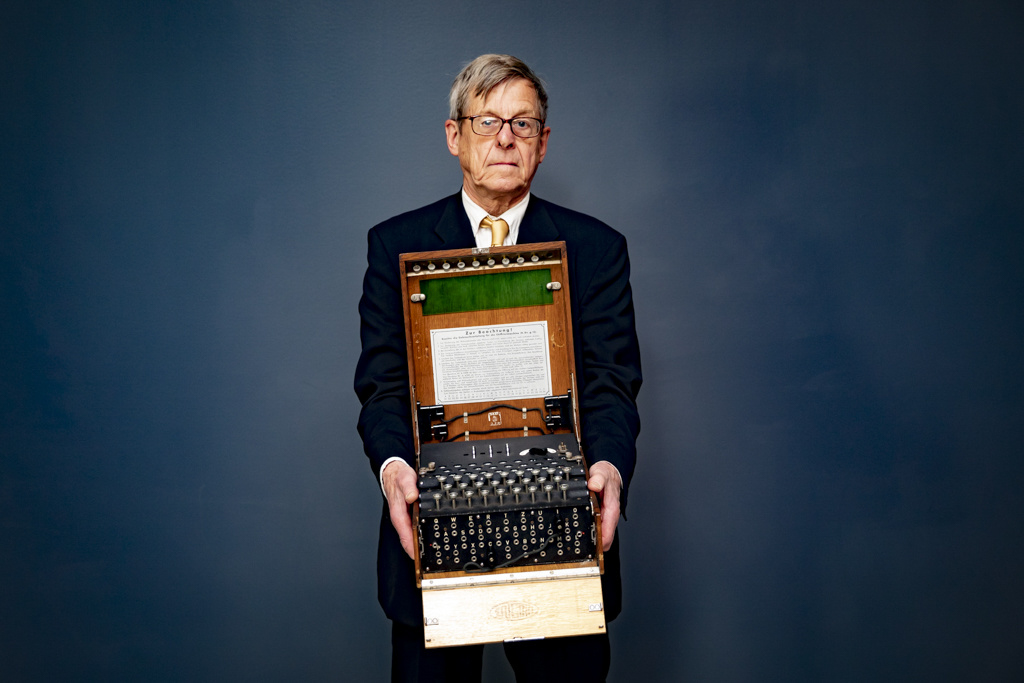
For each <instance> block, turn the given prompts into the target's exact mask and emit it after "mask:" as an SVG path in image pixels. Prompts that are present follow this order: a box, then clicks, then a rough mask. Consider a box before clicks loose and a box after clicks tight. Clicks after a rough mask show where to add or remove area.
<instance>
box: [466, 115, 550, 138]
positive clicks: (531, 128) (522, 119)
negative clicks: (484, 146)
mask: <svg viewBox="0 0 1024 683" xmlns="http://www.w3.org/2000/svg"><path fill="white" fill-rule="evenodd" d="M463 119H469V123H470V126H471V127H472V128H473V132H474V133H476V134H477V135H497V134H498V133H500V132H501V129H502V128H503V127H504V126H505V124H506V123H507V124H508V127H509V130H511V131H512V134H513V135H515V136H516V137H517V138H535V137H537V136H538V135H540V132H541V130H542V129H543V128H544V122H543V121H541V120H540V119H535V118H531V117H529V116H517V117H515V118H514V119H503V118H501V117H499V116H487V115H479V116H460V117H459V121H462V120H463Z"/></svg>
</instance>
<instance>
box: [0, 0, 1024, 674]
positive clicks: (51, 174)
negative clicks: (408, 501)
mask: <svg viewBox="0 0 1024 683" xmlns="http://www.w3.org/2000/svg"><path fill="white" fill-rule="evenodd" d="M1021 7H1022V6H1021V5H1020V3H1017V2H1009V1H1007V2H1000V1H998V0H981V1H978V2H972V3H967V2H944V1H929V0H888V1H886V2H873V1H860V2H842V3H821V2H810V1H800V0H780V1H777V2H756V1H740V0H714V1H711V0H700V1H698V2H685V1H681V0H675V1H671V2H669V1H663V2H640V3H636V4H632V5H631V4H628V3H621V2H610V1H604V0H599V1H597V2H589V3H584V2H552V3H542V2H535V1H533V0H526V1H525V2H522V3H511V4H509V3H504V4H501V3H498V4H494V3H491V4H490V5H488V4H487V3H479V2H476V3H473V2H462V1H461V0H449V1H446V2H442V3H428V2H412V1H404V0H403V1H395V2H381V3H379V4H376V5H371V4H370V3H355V2H326V1H321V2H315V1H306V0H299V1H296V2H277V1H270V0H267V1H261V0H256V1H252V2H182V1H174V2H170V1H153V2H145V3H140V2H130V1H121V2H119V1H116V0H95V1H93V2H77V3H76V2H50V1H46V0H34V1H30V0H7V1H6V2H4V3H3V4H2V8H0V159H2V163H0V228H2V239H0V325H2V329H0V668H2V673H0V677H2V678H3V680H5V681H7V680H11V681H23V680H24V681H29V680H81V681H93V680H97V681H99V680H103V681H106V680H109V681H120V680H133V681H184V680H197V681H200V680H201V681H231V680H239V681H241V680H246V681H286V680H287V681H291V680H310V681H313V680H352V681H363V680H367V681H371V680H384V679H385V678H386V675H387V673H386V672H387V670H388V660H389V646H388V633H389V631H388V624H387V622H386V620H385V619H384V617H383V616H382V614H381V613H380V611H379V609H378V607H377V604H376V596H375V576H374V572H375V568H374V551H375V525H376V519H377V515H378V509H379V507H378V506H379V492H378V490H377V488H376V484H375V481H374V478H373V476H372V474H371V473H370V472H369V469H368V467H367V465H366V462H365V458H364V457H363V455H362V452H361V445H360V443H359V441H358V437H357V435H356V431H355V427H354V425H355V419H356V414H357V410H358V405H357V402H356V400H355V397H354V395H353V392H352V390H351V378H352V374H353V370H354V366H355V362H356V357H357V353H358V327H357V314H356V302H357V299H358V296H359V289H360V281H361V277H362V272H363V269H364V267H365V233H366V230H367V229H368V228H369V227H370V226H371V225H373V224H374V223H376V222H378V221H380V220H383V219H385V218H387V217H389V216H391V215H394V214H396V213H398V212H400V211H404V210H408V209H412V208H415V207H417V206H420V205H422V204H425V203H427V202H429V201H432V200H434V199H437V198H439V197H440V196H442V195H445V194H448V193H451V192H454V191H455V190H457V189H458V187H459V172H458V167H457V163H456V161H455V160H454V159H452V158H451V157H450V156H449V155H448V153H447V151H446V149H445V146H444V142H443V129H442V122H443V120H444V118H445V116H446V105H445V94H446V92H447V88H448V86H449V84H450V82H451V79H452V77H453V76H454V75H455V73H456V72H457V71H458V69H459V68H460V67H461V65H462V64H463V63H465V62H466V61H468V60H469V59H471V58H472V57H474V56H476V55H477V54H480V53H482V52H490V51H500V52H511V53H513V54H517V55H518V56H520V57H522V58H524V59H525V60H526V61H527V62H529V63H530V64H532V65H533V66H534V67H535V68H536V69H537V70H538V71H539V72H540V73H541V74H542V76H543V77H544V78H545V79H546V81H547V82H548V84H549V86H550V92H551V100H552V107H551V116H550V120H549V122H550V125H551V127H552V129H553V133H552V137H551V147H550V151H549V156H548V159H547V160H546V161H545V163H544V164H543V166H542V167H541V170H540V173H539V175H538V179H537V182H536V183H535V191H536V192H537V194H538V195H540V196H543V197H545V198H547V199H550V200H553V201H555V202H558V203H562V204H565V205H568V206H570V207H573V208H576V209H579V210H583V211H585V212H587V213H590V214H592V215H595V216H597V217H599V218H601V219H603V220H605V221H606V222H608V223H610V224H611V225H613V226H615V227H617V228H618V229H619V230H620V231H622V232H623V233H625V235H626V236H627V238H628V240H629V244H630V249H631V255H632V261H633V266H634V272H633V285H634V294H635V299H636V308H637V317H638V324H639V333H640V336H641V344H642V349H643V360H644V369H645V371H646V376H647V381H646V383H645V385H644V388H643V391H642V394H641V413H642V417H643V421H644V430H643V433H642V434H641V437H640V444H639V446H640V453H641V458H642V460H641V462H640V465H639V469H638V471H637V476H636V479H635V484H634V489H633V491H632V495H631V508H630V510H629V521H628V522H627V523H625V524H624V527H623V529H622V548H623V553H624V557H623V565H624V572H625V576H626V582H627V585H626V592H625V603H626V608H625V612H624V614H623V615H622V617H621V618H620V619H618V620H617V621H615V622H614V624H613V627H612V637H613V640H614V647H615V654H614V663H613V667H612V680H614V681H633V680H645V681H866V680H901V681H902V680H928V681H944V680H948V681H959V680H985V681H1008V680H1014V681H1018V680H1021V678H1022V676H1024V654H1022V653H1024V649H1022V648H1021V644H1022V642H1024V621H1022V619H1021V614H1022V613H1024V585H1022V570H1024V557H1022V556H1024V543H1022V541H1024V533H1022V531H1024V529H1022V525H1024V502H1022V501H1024V499H1022V495H1021V493H1022V490H1024V489H1022V485H1024V465H1022V458H1021V456H1022V442H1024V441H1022V436H1024V434H1022V431H1024V430H1022V427H1021V425H1022V424H1024V415H1022V413H1024V410H1022V407H1024V391H1022V380H1024V368H1022V361H1021V353H1020V352H1021V346H1022V336H1024V335H1022V332H1024V303H1022V295H1021V292H1022V291H1024V249H1022V246H1024V245H1022V241H1024V238H1022V223H1024V221H1022V219H1024V187H1022V185H1024V182H1022V178H1024V134H1022V133H1024V130H1022V125H1024V124H1022V122H1024V67H1022V62H1024V58H1022V52H1021V47H1020V41H1021V36H1022V35H1024V11H1022V8H1021ZM487 662H488V663H487V668H488V671H489V673H490V674H491V676H492V678H491V680H495V681H500V680H507V679H508V672H507V670H505V669H504V668H503V666H504V664H503V663H502V662H500V658H496V657H495V656H494V653H490V652H489V654H488V655H487Z"/></svg>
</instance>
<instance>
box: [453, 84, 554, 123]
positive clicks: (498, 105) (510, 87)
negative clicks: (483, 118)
mask: <svg viewBox="0 0 1024 683" xmlns="http://www.w3.org/2000/svg"><path fill="white" fill-rule="evenodd" d="M469 105H470V109H471V110H474V112H475V113H489V114H505V115H506V116H511V115H521V114H534V115H536V114H537V113H538V112H539V111H540V106H539V105H538V103H537V90H536V88H534V87H533V83H531V82H530V81H528V80H526V79H525V78H514V79H511V80H508V81H502V82H501V83H499V84H498V85H496V86H494V87H493V88H491V90H490V91H489V92H487V93H485V94H484V95H474V96H473V97H471V98H470V100H469Z"/></svg>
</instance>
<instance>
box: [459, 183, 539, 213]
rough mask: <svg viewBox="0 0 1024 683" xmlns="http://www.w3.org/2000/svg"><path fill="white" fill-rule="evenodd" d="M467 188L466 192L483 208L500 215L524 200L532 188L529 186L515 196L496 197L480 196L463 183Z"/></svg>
mask: <svg viewBox="0 0 1024 683" xmlns="http://www.w3.org/2000/svg"><path fill="white" fill-rule="evenodd" d="M463 188H465V190H466V194H467V195H469V198H470V199H472V200H473V203H474V204H476V205H477V206H479V207H480V208H481V209H483V210H484V211H486V212H487V213H488V215H491V216H495V217H497V216H500V215H501V214H503V213H505V212H506V211H508V210H509V209H511V208H512V207H513V206H515V205H516V204H518V203H519V202H521V201H523V199H524V198H525V197H526V195H528V194H529V193H530V188H529V187H527V188H526V189H525V190H523V191H522V192H520V193H519V194H517V195H515V196H511V197H510V196H508V195H500V196H496V197H478V196H477V195H476V194H475V193H474V192H473V191H472V190H471V189H470V188H468V187H466V186H465V185H463Z"/></svg>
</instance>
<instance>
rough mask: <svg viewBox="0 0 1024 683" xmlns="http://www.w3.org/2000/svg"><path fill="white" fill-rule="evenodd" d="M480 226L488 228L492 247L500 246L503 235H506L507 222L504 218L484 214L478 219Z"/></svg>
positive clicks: (502, 241)
mask: <svg viewBox="0 0 1024 683" xmlns="http://www.w3.org/2000/svg"><path fill="white" fill-rule="evenodd" d="M480 227H481V228H488V229H490V231H491V246H492V247H500V246H501V245H502V244H504V242H505V236H506V235H508V223H506V222H505V221H504V220H502V219H501V218H491V217H490V216H484V219H483V220H482V221H480Z"/></svg>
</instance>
